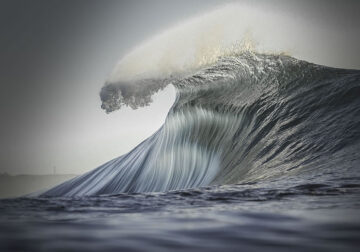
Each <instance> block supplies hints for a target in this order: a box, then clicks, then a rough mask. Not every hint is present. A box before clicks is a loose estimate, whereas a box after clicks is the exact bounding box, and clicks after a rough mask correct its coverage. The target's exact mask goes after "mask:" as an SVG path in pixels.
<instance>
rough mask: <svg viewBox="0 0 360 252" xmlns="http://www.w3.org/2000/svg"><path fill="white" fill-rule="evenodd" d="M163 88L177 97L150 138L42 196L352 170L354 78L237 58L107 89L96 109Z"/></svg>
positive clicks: (143, 100) (357, 87) (359, 79)
mask: <svg viewBox="0 0 360 252" xmlns="http://www.w3.org/2000/svg"><path fill="white" fill-rule="evenodd" d="M169 83H171V84H172V85H174V87H175V88H176V89H177V98H176V101H175V103H174V105H173V107H172V108H171V110H170V112H169V114H168V117H167V119H166V121H165V124H164V125H163V126H162V127H161V128H160V129H159V130H158V131H157V132H156V133H155V134H154V135H153V136H151V137H150V138H148V139H147V140H145V141H144V142H142V143H141V144H139V145H138V146H137V147H136V148H135V149H134V150H132V151H131V152H129V153H128V154H126V155H124V156H121V157H119V158H115V159H113V160H112V161H109V162H108V163H106V164H104V165H102V166H100V167H99V168H97V169H95V170H93V171H90V172H88V173H86V174H84V175H82V176H80V177H77V178H75V179H72V180H70V181H68V182H65V183H64V184H61V185H59V186H57V187H55V188H53V189H50V190H49V191H47V192H45V193H44V194H43V195H46V196H83V195H98V194H116V193H122V192H152V191H155V192H159V191H169V190H179V189H185V188H195V187H200V186H207V185H223V184H233V183H239V182H244V183H245V182H254V181H259V180H266V179H273V178H278V177H283V176H285V177H287V176H289V175H294V174H298V173H313V174H314V175H315V174H320V173H322V172H323V171H324V170H329V169H330V170H331V169H335V168H332V167H336V169H343V170H349V169H354V167H356V164H359V163H360V158H359V153H358V151H356V150H357V149H359V147H360V146H359V139H360V101H359V99H358V97H359V96H358V95H359V94H360V71H357V70H344V69H335V68H329V67H325V66H319V65H315V64H311V63H307V62H305V61H300V60H297V59H295V58H292V57H289V56H285V55H267V54H259V53H253V52H244V53H241V54H237V55H234V56H231V57H224V58H221V59H219V60H218V61H217V62H216V63H215V64H213V65H211V66H207V67H204V68H202V69H199V70H197V71H196V72H194V73H192V74H189V75H184V76H182V77H180V76H177V77H176V78H175V77H174V78H172V79H166V78H164V79H162V80H155V79H152V80H141V81H136V82H130V83H129V82H128V83H126V82H124V83H116V84H114V83H108V85H106V86H105V87H104V88H103V89H102V91H101V98H102V100H103V108H104V109H105V110H106V111H107V112H110V111H112V110H114V109H117V108H120V107H121V106H123V105H128V106H131V107H133V108H137V107H141V106H145V105H146V104H148V103H149V102H150V101H151V95H152V94H153V93H154V92H156V91H158V90H160V89H162V88H164V87H165V86H166V85H167V84H169Z"/></svg>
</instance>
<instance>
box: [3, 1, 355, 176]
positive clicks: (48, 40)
mask: <svg viewBox="0 0 360 252" xmlns="http://www.w3.org/2000/svg"><path fill="white" fill-rule="evenodd" d="M226 2H233V1H215V0H213V1H211V0H206V1H205V0H204V1H196V0H191V1H190V0H189V1H184V0H181V1H165V0H164V1H133V0H131V1H130V0H129V1H109V0H108V1H101V0H99V1H89V0H78V1H76V0H69V1H65V0H62V1H53V0H32V1H28V0H24V1H18V0H9V1H0V73H1V74H0V85H1V92H0V101H1V106H0V118H1V126H0V129H1V130H0V172H8V173H12V174H19V173H27V174H44V173H52V171H53V167H54V166H56V167H57V172H58V173H75V174H80V173H83V172H85V171H88V170H90V169H93V168H95V167H96V166H98V165H100V164H102V163H104V162H106V161H108V160H110V159H112V158H115V157H117V156H119V155H121V154H124V153H126V152H127V151H129V150H131V148H133V147H135V146H136V145H137V144H138V143H140V141H141V140H143V139H145V138H146V137H148V136H150V135H151V134H152V133H154V132H155V131H156V130H157V129H158V128H159V127H160V126H161V124H162V123H163V121H164V119H165V116H166V113H167V112H168V110H169V108H170V106H171V105H172V102H173V100H174V90H173V88H172V87H169V88H168V89H167V90H166V91H165V92H161V93H159V94H157V95H156V97H155V102H154V103H153V104H152V105H151V106H149V107H146V108H143V109H139V110H136V111H133V110H131V109H128V108H124V109H122V110H120V111H117V112H114V113H111V114H105V113H104V111H103V110H101V108H100V105H101V102H100V99H99V91H100V89H101V87H102V85H103V84H104V82H105V80H106V79H107V77H108V76H109V74H110V72H111V71H112V69H113V67H114V66H115V64H116V63H117V61H118V60H119V59H120V58H121V57H122V56H124V55H125V54H126V52H128V51H129V50H130V49H131V48H133V47H134V46H135V45H137V44H139V43H141V42H142V41H143V40H145V39H148V38H150V37H151V36H153V35H154V34H156V33H158V32H161V31H163V30H164V29H167V28H169V27H171V25H173V24H177V23H179V22H181V21H182V20H185V19H186V18H188V17H192V16H196V15H198V14H199V13H203V12H206V10H209V9H213V8H215V7H216V6H219V5H222V4H224V3H226ZM240 2H241V1H240ZM246 2H251V1H246ZM259 2H263V4H262V6H264V5H265V7H263V8H269V11H271V9H276V10H281V11H283V12H286V13H288V14H289V15H294V18H296V19H299V20H300V21H299V22H301V20H307V22H313V23H314V24H317V25H320V26H321V27H323V29H324V30H326V31H327V32H328V33H329V34H331V36H333V37H334V41H335V42H336V43H337V44H338V45H337V44H336V45H335V44H334V43H335V42H334V41H333V42H331V41H326V40H324V41H323V43H324V48H326V50H325V49H324V52H323V54H324V55H329V57H328V60H327V58H324V59H325V61H326V62H320V63H324V64H325V63H326V64H327V65H332V66H335V67H347V68H358V69H360V59H359V58H360V57H359V53H360V50H359V44H360V40H359V36H360V35H359V31H358V29H359V27H360V22H359V13H360V5H359V2H357V1H296V2H295V1H286V2H284V1H257V4H259ZM255 5H256V4H255ZM261 22H266V20H259V23H261ZM309 29H311V27H309ZM344 34H345V35H344ZM344 36H345V37H344ZM340 37H341V39H340ZM306 39H307V38H304V40H306ZM309 39H310V38H309ZM319 43H320V42H319ZM327 44H331V45H332V48H335V46H336V50H333V49H331V50H330V47H327ZM308 53H309V54H311V53H312V51H311V48H309V52H308ZM313 61H316V59H315V60H313ZM317 63H319V62H317Z"/></svg>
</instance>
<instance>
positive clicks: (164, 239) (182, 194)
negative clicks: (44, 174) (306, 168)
mask: <svg viewBox="0 0 360 252" xmlns="http://www.w3.org/2000/svg"><path fill="white" fill-rule="evenodd" d="M349 175H351V174H349ZM343 176H344V174H341V173H339V174H337V175H336V176H334V174H332V175H331V176H330V175H327V176H326V177H332V179H322V180H321V181H320V180H319V178H318V177H303V178H302V179H300V178H299V177H297V178H291V177H289V178H287V179H286V181H284V180H277V181H268V182H263V183H261V182H258V183H250V184H238V185H224V186H212V187H203V188H198V189H190V190H181V191H172V192H167V193H142V194H119V195H112V196H90V197H81V198H44V197H40V198H18V199H7V200H1V201H0V251H222V250H223V251H290V250H291V251H358V248H359V246H360V212H359V209H360V178H359V177H352V176H348V177H343Z"/></svg>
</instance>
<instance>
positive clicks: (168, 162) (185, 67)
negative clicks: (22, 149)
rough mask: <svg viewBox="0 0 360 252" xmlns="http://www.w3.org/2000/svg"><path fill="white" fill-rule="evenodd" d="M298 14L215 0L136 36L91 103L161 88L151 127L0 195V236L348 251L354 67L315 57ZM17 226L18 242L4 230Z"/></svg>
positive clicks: (356, 132)
mask: <svg viewBox="0 0 360 252" xmlns="http://www.w3.org/2000/svg"><path fill="white" fill-rule="evenodd" d="M260 17H261V20H267V21H268V22H266V23H265V24H263V25H261V26H260V27H259V26H256V25H254V24H256V20H259V18H260ZM249 24H251V25H249ZM280 24H282V25H280ZM302 26H305V27H306V24H299V23H296V22H295V21H294V19H292V18H290V17H288V16H286V15H285V16H281V17H279V16H278V15H277V14H276V13H272V12H267V11H265V10H257V9H254V8H252V7H249V6H248V7H244V6H238V5H228V6H225V7H222V8H219V9H216V10H214V11H212V12H209V13H206V14H203V15H200V16H198V17H196V18H193V19H190V20H189V21H187V22H184V23H181V24H178V25H176V26H175V27H172V28H169V29H168V30H166V31H164V32H163V33H160V34H159V35H156V36H155V37H153V38H151V39H149V40H148V41H145V42H144V43H142V44H140V45H138V46H137V47H135V48H134V49H133V50H131V51H130V52H129V53H128V54H126V55H125V56H124V57H123V58H122V59H121V60H120V62H119V63H118V64H117V65H116V67H115V69H114V70H113V72H112V73H111V74H110V76H109V78H108V79H107V81H106V83H105V84H104V86H103V87H102V88H101V90H100V99H101V101H102V105H101V108H102V109H103V110H104V111H105V112H106V113H110V114H109V116H111V112H113V111H116V110H118V109H121V107H123V106H129V107H131V108H133V109H141V107H144V106H148V105H150V104H151V102H152V96H153V95H154V94H155V93H157V92H161V91H162V90H163V89H164V88H165V87H167V86H173V87H174V88H175V90H176V99H175V101H174V104H173V105H172V107H171V108H170V110H169V113H168V115H167V118H166V120H165V123H164V124H163V126H162V127H161V128H160V129H158V130H157V131H156V132H155V133H154V134H153V135H152V136H150V137H149V138H147V139H146V140H144V141H143V142H142V143H140V144H139V145H138V146H137V147H135V148H134V149H133V150H132V151H130V152H129V153H127V154H125V155H122V156H120V157H117V158H114V159H113V160H110V161H108V162H107V163H105V164H103V165H101V166H100V167H98V168H96V169H94V170H91V171H89V172H87V173H85V174H83V175H81V176H78V177H76V178H74V179H71V180H69V181H67V182H65V183H62V184H60V185H57V186H55V187H54V188H50V189H49V190H46V191H44V192H37V193H35V194H32V195H30V196H27V197H23V198H18V199H7V200H2V201H1V207H0V211H1V212H2V213H3V214H2V215H1V217H0V218H1V220H2V222H1V224H0V226H1V227H2V228H3V229H4V230H8V233H7V234H5V233H4V232H0V234H1V235H0V241H1V240H2V241H3V242H4V243H1V244H2V245H0V248H1V249H3V250H11V249H16V248H18V249H20V250H21V249H26V250H28V251H29V250H30V251H32V250H33V251H39V250H52V251H71V250H73V249H74V248H76V249H77V250H86V251H97V250H99V249H106V250H115V251H121V250H124V251H169V250H171V251H183V250H186V251H219V250H222V249H225V250H228V251H238V250H239V249H242V250H244V251H263V250H264V249H265V248H266V250H269V251H288V249H291V250H293V251H339V250H342V251H356V250H357V248H358V246H359V237H360V222H359V220H360V218H359V217H360V216H359V211H358V210H359V207H360V203H359V202H360V201H359V196H360V190H359V189H360V172H359V166H360V154H359V150H360V99H359V97H360V70H355V69H344V68H339V67H337V68H336V67H329V66H325V65H326V63H324V62H323V61H324V58H322V56H321V54H319V53H318V52H316V51H317V50H318V49H319V48H320V47H321V45H314V44H312V43H308V44H306V43H305V44H304V43H302V42H303V41H304V34H300V33H299V32H297V31H298V30H299V29H300V30H302V29H303V28H304V27H302ZM313 29H314V30H313V32H314V33H315V31H317V30H316V29H317V28H313ZM318 32H319V33H320V35H321V31H320V30H319V31H318ZM284 34H286V36H284ZM289 37H291V38H289ZM296 40H297V42H298V44H296V46H297V49H296V50H295V52H294V53H291V51H292V47H293V42H294V41H296ZM309 47H311V48H312V51H313V52H314V53H313V54H312V55H310V56H309V55H308V54H306V53H305V51H306V50H307V49H308V48H309ZM311 62H316V63H311ZM321 63H323V64H321ZM19 206H20V207H19ZM24 209H26V210H24ZM24 212H25V214H24ZM19 216H20V217H19ZM20 222H25V223H26V224H25V226H24V225H23V224H21V225H20ZM9 224H11V225H10V227H11V228H8V226H9ZM34 226H36V227H37V228H38V230H40V231H39V232H40V233H41V237H42V238H40V239H39V242H35V241H36V239H37V238H36V237H34V236H32V234H31V229H32V227H34ZM16 232H17V233H19V232H20V233H21V235H20V237H21V239H23V240H25V241H26V243H23V244H19V243H17V242H18V240H16V239H14V240H12V242H5V240H7V239H9V237H10V236H11V234H14V233H16ZM69 232H72V234H73V235H74V236H71V237H70V236H69ZM99 233H101V234H102V235H99ZM55 237H56V239H58V238H57V237H60V240H62V241H64V243H63V244H62V246H60V245H59V244H58V243H56V242H55V241H56V239H55ZM74 237H75V238H74ZM74 239H77V240H78V241H82V242H78V243H76V244H74V243H73V241H74Z"/></svg>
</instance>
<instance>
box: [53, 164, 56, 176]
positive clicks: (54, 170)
mask: <svg viewBox="0 0 360 252" xmlns="http://www.w3.org/2000/svg"><path fill="white" fill-rule="evenodd" d="M53 172H54V175H56V166H54V167H53Z"/></svg>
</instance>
